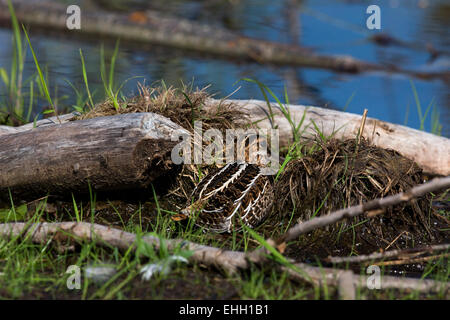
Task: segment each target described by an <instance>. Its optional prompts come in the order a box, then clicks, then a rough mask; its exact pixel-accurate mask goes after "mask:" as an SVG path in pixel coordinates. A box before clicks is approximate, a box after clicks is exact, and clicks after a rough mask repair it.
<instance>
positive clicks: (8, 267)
mask: <svg viewBox="0 0 450 320" xmlns="http://www.w3.org/2000/svg"><path fill="white" fill-rule="evenodd" d="M9 10H10V13H11V16H12V22H13V23H12V27H13V34H14V37H13V49H14V54H13V59H12V65H11V70H10V71H9V72H8V71H7V70H6V69H5V68H0V79H1V81H3V83H4V85H5V86H6V88H7V91H8V95H7V101H6V103H5V105H8V106H9V110H8V111H9V112H10V113H11V114H13V115H14V117H16V118H17V119H18V121H19V123H21V122H22V123H23V122H29V121H30V119H31V117H32V115H33V108H34V105H35V103H36V101H37V99H45V100H46V101H47V102H48V103H49V104H50V107H51V110H48V111H45V112H46V113H55V114H56V101H57V100H58V97H57V94H55V95H53V98H52V96H51V94H50V90H49V85H48V80H49V79H48V75H47V72H46V69H45V68H42V67H41V65H40V64H39V61H38V57H37V55H36V53H35V51H34V49H33V47H32V44H31V41H30V38H29V35H28V32H27V30H26V29H25V28H24V27H22V30H21V29H20V26H19V23H18V22H17V19H16V17H15V14H14V9H13V7H12V5H11V2H10V1H9ZM21 32H23V33H24V35H25V39H26V42H25V41H23V39H22V34H21ZM25 44H28V47H29V49H30V51H31V54H32V57H33V61H34V64H35V67H36V73H35V74H33V75H31V76H30V77H29V78H28V79H25V80H23V70H24V64H25V57H26V51H27V50H25ZM79 53H80V60H81V61H80V63H81V68H82V69H81V71H82V77H83V84H84V88H83V89H81V88H79V87H76V86H75V85H74V84H72V83H71V82H70V81H68V80H66V82H67V83H68V85H69V86H70V87H71V88H72V89H73V90H74V92H75V95H76V103H75V104H74V105H73V108H74V109H75V110H77V111H79V112H85V111H87V110H86V107H88V109H89V110H92V109H94V107H95V101H94V98H95V97H94V96H95V95H94V93H92V92H91V91H90V89H89V83H88V76H87V68H86V64H85V60H84V56H83V53H82V50H81V49H80V50H79ZM118 55H119V41H117V43H116V46H115V48H114V51H113V53H112V56H111V60H110V63H109V70H107V68H106V62H105V52H104V47H103V45H102V46H101V47H100V76H101V80H102V83H103V89H104V96H105V97H106V98H107V99H109V101H110V102H111V103H112V104H113V106H114V108H115V110H116V111H118V110H119V109H120V108H124V103H123V101H124V99H123V96H122V93H121V89H122V88H123V85H124V84H125V83H122V84H121V85H120V86H119V87H117V86H115V81H114V80H115V79H114V78H115V76H114V74H115V70H116V68H115V66H116V62H117V58H118ZM241 80H242V81H246V82H249V83H254V84H256V85H257V86H258V87H259V88H260V90H261V92H262V95H263V97H264V99H265V100H266V102H267V104H268V108H269V113H270V114H269V118H270V119H271V120H272V122H273V115H274V113H273V109H272V104H271V103H270V99H269V97H271V98H272V99H273V100H275V103H276V104H277V106H278V107H279V109H280V110H281V112H282V114H283V115H284V116H285V118H286V119H287V121H288V123H289V125H290V127H291V130H292V133H293V136H294V142H293V144H292V145H291V146H290V147H289V148H288V149H287V150H286V157H285V161H284V162H283V164H282V166H281V167H280V170H279V172H278V174H277V176H276V177H277V178H278V177H279V176H280V174H281V173H282V172H283V170H284V169H285V167H286V165H287V163H288V162H289V161H291V160H293V159H297V158H300V157H303V156H304V155H305V154H310V153H312V152H313V151H314V147H313V146H312V147H310V148H309V149H308V148H306V149H305V144H304V142H303V141H302V139H301V136H302V133H303V132H304V130H306V129H307V128H308V126H309V125H313V126H314V128H315V129H316V131H317V133H318V135H319V136H320V137H321V139H322V140H327V139H329V138H330V137H326V136H324V135H323V134H322V132H321V131H320V128H319V127H318V126H317V125H316V124H315V123H312V124H305V123H304V122H305V121H304V120H305V114H304V115H303V117H302V118H301V119H300V120H299V121H298V122H296V121H295V120H294V119H293V118H292V116H291V114H290V111H289V109H288V108H286V104H289V98H288V94H287V90H286V89H285V91H284V100H285V101H284V103H282V102H281V100H280V99H279V98H278V97H277V96H276V95H275V94H274V92H273V91H272V90H270V88H268V87H267V86H266V85H264V84H263V83H261V82H259V81H257V80H253V79H248V78H244V79H241ZM127 81H128V80H127ZM35 86H36V87H37V90H36V88H35ZM411 86H412V89H413V94H414V98H415V102H416V107H417V111H418V114H419V118H420V122H421V129H424V126H425V121H426V119H428V116H430V118H431V130H432V132H433V133H440V131H441V129H442V125H440V123H439V114H438V113H437V109H436V108H435V103H434V101H433V100H432V101H431V102H430V103H429V105H428V106H427V107H426V109H425V111H424V112H423V113H422V106H421V104H420V99H419V96H418V93H417V90H416V89H415V87H414V84H413V83H412V82H411ZM25 87H28V91H27V92H25V91H24V88H25ZM55 91H56V90H55ZM182 93H183V95H184V96H185V97H186V100H187V102H188V104H189V105H190V106H191V109H192V113H194V108H193V103H192V102H191V101H190V99H189V97H188V95H187V94H186V92H185V91H183V90H182ZM353 96H354V94H353V95H352V96H351V97H350V98H349V99H348V101H347V104H346V105H348V104H349V103H350V102H351V100H352V98H353ZM119 97H121V99H120V98H119ZM430 112H431V113H430ZM38 116H39V114H37V115H36V116H35V119H36V117H38ZM192 118H194V117H192ZM199 170H201V168H199ZM199 176H200V174H199ZM326 199H327V198H325V199H323V200H322V202H321V205H320V207H319V208H318V209H317V210H316V211H315V213H314V215H315V214H317V212H318V210H319V209H320V208H321V206H322V205H323V203H324V202H325V201H326ZM71 200H72V202H71V203H66V204H65V205H63V206H62V207H61V208H60V207H57V208H56V210H54V211H52V210H50V209H49V205H50V204H48V203H47V200H46V199H42V200H39V201H34V202H33V203H28V204H21V205H16V204H15V203H14V202H13V201H12V200H11V204H10V206H9V207H8V208H4V209H1V210H0V223H4V222H13V221H27V222H28V223H32V222H39V221H42V220H45V221H47V222H59V221H67V220H69V221H78V222H82V221H85V222H92V223H93V222H95V223H101V224H106V225H111V226H112V227H120V228H122V229H123V230H125V231H128V232H133V233H136V234H137V235H138V238H141V237H142V236H144V235H147V234H152V235H155V236H157V237H159V238H160V239H161V242H162V243H163V245H162V246H161V247H160V248H158V249H156V248H154V247H152V246H149V245H146V244H145V243H143V242H139V241H138V242H137V246H138V250H137V252H136V253H134V252H133V250H132V248H129V249H128V250H118V249H116V248H113V247H108V246H102V245H100V244H95V243H93V242H88V241H76V245H75V246H74V247H71V246H67V245H66V244H64V243H58V241H57V240H53V241H51V240H49V241H47V242H46V243H45V244H33V243H31V242H30V241H29V239H22V238H20V237H15V238H13V239H9V240H4V239H0V298H3V299H17V298H70V299H72V298H74V299H127V298H153V299H155V298H158V299H163V298H167V299H171V298H172V299H183V298H196V299H200V298H205V299H208V298H211V297H216V298H217V297H218V298H239V299H333V298H337V293H336V292H335V290H334V289H333V288H328V287H322V288H319V287H312V286H310V285H309V284H307V283H297V282H293V281H291V280H289V279H288V277H287V274H286V273H285V272H277V271H275V270H274V269H273V268H270V265H268V266H265V267H263V268H262V269H261V268H256V267H252V268H251V269H250V270H248V271H246V272H243V273H241V274H238V275H233V276H225V275H223V274H221V273H219V272H217V271H216V270H212V269H205V268H204V267H202V266H199V265H194V266H188V265H186V264H183V263H176V264H174V265H173V266H172V268H171V271H170V272H168V273H166V274H164V273H158V274H155V275H154V276H153V277H152V278H151V279H150V280H149V281H142V278H141V273H140V271H141V269H142V267H143V266H145V265H147V264H148V263H158V262H160V263H161V262H164V261H166V260H167V259H169V257H171V256H174V255H181V256H183V257H188V256H189V255H190V254H191V253H190V252H187V251H184V250H182V248H177V249H175V250H173V251H169V250H168V248H167V246H165V245H164V239H169V238H175V237H178V238H183V239H186V240H191V241H194V242H197V243H200V244H206V245H212V246H216V247H220V248H231V249H233V250H244V251H247V250H253V249H255V248H257V247H260V246H263V247H265V248H266V249H267V250H268V251H269V252H270V253H271V258H272V259H273V261H274V263H275V262H276V263H280V264H282V265H285V266H287V267H289V268H291V269H293V270H295V271H297V272H301V270H297V268H296V267H294V266H293V265H292V264H291V263H290V262H289V261H288V260H287V259H286V257H285V256H283V255H282V254H280V253H279V252H278V251H277V250H276V249H275V248H273V247H272V246H271V245H270V244H268V243H267V242H266V241H265V240H264V238H263V237H262V236H261V233H260V231H261V230H260V229H258V228H257V229H256V230H252V229H248V228H244V230H243V231H242V232H233V233H232V234H231V235H230V236H228V237H227V236H223V235H220V236H219V235H217V236H215V235H211V234H208V233H205V232H203V230H202V229H201V228H198V227H196V226H195V224H194V219H191V220H189V221H188V222H187V223H186V224H181V223H177V222H175V221H173V220H172V219H171V216H172V215H173V214H176V213H178V212H176V211H177V210H175V209H172V208H167V206H166V205H165V204H163V203H161V200H160V198H159V197H158V195H157V194H156V192H155V190H154V189H152V196H151V197H150V198H149V201H148V203H144V204H141V203H139V204H132V205H131V206H132V207H133V208H132V210H131V212H128V204H127V205H125V206H124V205H121V204H120V203H119V204H117V203H114V202H113V201H107V202H106V203H101V204H100V205H99V203H98V201H97V199H96V195H95V193H93V192H92V190H91V189H90V197H89V200H88V201H82V200H79V199H78V201H77V199H76V197H75V195H72V199H71ZM102 208H103V209H102ZM105 208H106V209H105ZM167 209H170V210H167ZM173 210H175V211H173ZM294 211H295V207H294V209H293V211H292V212H291V213H290V214H289V217H288V220H289V221H288V223H287V225H286V226H283V228H285V229H286V230H287V228H288V227H289V226H290V225H291V224H293V223H294V221H293V217H294ZM105 212H106V213H105ZM443 214H444V215H448V213H447V212H444V213H443ZM355 228H356V225H352V226H351V227H349V228H346V229H342V230H340V232H339V234H338V237H340V236H341V235H342V234H343V233H346V232H350V233H352V235H354V232H355ZM296 244H298V242H295V241H294V242H292V243H290V245H296ZM105 263H107V264H109V265H113V266H114V267H115V269H116V271H117V272H116V274H115V275H114V276H113V277H111V278H110V279H109V280H108V281H106V282H105V283H100V284H99V283H95V282H93V281H92V280H90V279H88V278H86V277H85V276H84V274H83V273H82V287H81V289H80V290H69V289H68V288H67V286H66V281H67V279H68V278H69V276H70V274H68V273H67V272H66V271H67V268H68V267H69V266H71V265H76V266H79V267H80V268H81V270H82V271H83V270H85V268H86V267H88V266H93V265H103V264H105ZM384 271H385V270H384V269H383V272H384ZM364 272H365V269H361V273H363V274H364ZM422 277H427V278H432V279H436V280H441V281H446V280H448V277H449V268H448V261H446V260H444V259H441V260H439V261H437V262H436V263H426V264H425V268H424V271H423V273H422ZM358 298H360V299H364V298H370V299H379V298H383V299H398V298H402V299H423V298H428V299H433V298H437V299H445V298H446V296H445V293H443V292H439V293H436V294H434V295H426V296H424V295H420V294H418V293H417V292H399V291H395V290H383V291H369V290H363V291H359V292H358Z"/></svg>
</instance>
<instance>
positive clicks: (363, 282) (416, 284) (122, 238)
mask: <svg viewBox="0 0 450 320" xmlns="http://www.w3.org/2000/svg"><path fill="white" fill-rule="evenodd" d="M1 238H3V239H6V240H10V239H21V240H22V241H26V240H31V241H32V242H34V243H40V244H47V243H48V241H49V239H52V240H54V241H58V242H64V241H66V240H69V239H76V240H77V241H81V240H88V241H92V242H95V243H97V244H99V245H104V246H108V247H111V246H113V247H116V248H119V249H122V250H128V249H129V248H130V247H132V248H133V249H134V250H135V249H136V240H137V237H136V235H135V234H133V233H129V232H125V231H122V230H118V229H114V228H109V227H105V226H102V225H98V224H90V223H86V222H79V223H77V222H60V223H45V222H44V223H35V224H30V223H28V224H27V223H23V222H16V223H3V224H0V239H1ZM141 241H144V242H147V243H148V244H150V245H153V246H155V248H156V249H158V248H159V245H160V239H159V238H158V237H154V236H143V237H142V238H141ZM165 243H166V245H167V247H168V249H169V250H173V249H175V248H179V247H180V246H182V247H183V248H184V249H185V250H191V251H192V252H193V255H192V256H191V257H190V258H189V260H190V262H191V263H198V264H203V265H206V266H213V267H217V268H219V269H222V270H224V271H226V272H228V273H234V272H237V271H238V270H245V269H248V268H249V267H250V263H249V261H250V260H253V261H255V262H256V263H257V264H259V265H260V264H262V263H264V261H265V258H264V257H263V256H265V255H266V254H267V252H265V251H263V250H257V251H253V252H251V253H250V254H249V253H245V252H242V251H230V250H222V249H219V248H215V247H210V246H205V245H200V244H197V243H194V242H190V241H186V240H182V239H165ZM251 254H253V257H250V255H251ZM255 254H256V255H257V256H258V257H259V259H256V257H255ZM290 262H291V263H293V265H294V266H295V267H296V268H297V270H298V271H300V272H298V271H297V270H294V269H293V268H289V267H285V266H282V267H280V268H281V270H282V271H286V272H287V274H288V275H289V277H290V278H291V279H295V280H299V281H303V282H304V281H307V282H309V283H312V284H313V285H318V286H335V287H336V286H337V287H339V289H340V293H341V295H342V297H343V298H347V299H348V298H350V299H351V298H354V293H353V292H352V288H356V287H361V288H365V287H367V277H365V276H359V275H355V274H353V273H352V272H351V271H349V270H342V269H331V268H322V267H315V266H311V265H308V264H305V263H296V262H295V261H292V260H291V261H290ZM381 288H382V289H389V288H397V289H406V290H418V291H421V292H431V291H439V290H445V291H444V292H447V291H448V290H449V288H450V284H449V283H443V282H439V281H434V280H420V279H412V278H397V277H389V276H385V277H382V279H381Z"/></svg>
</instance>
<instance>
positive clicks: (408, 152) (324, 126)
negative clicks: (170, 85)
mask: <svg viewBox="0 0 450 320" xmlns="http://www.w3.org/2000/svg"><path fill="white" fill-rule="evenodd" d="M229 102H233V103H235V104H236V105H237V106H238V107H239V108H240V109H241V110H242V111H244V112H246V113H248V114H249V117H250V119H251V120H252V121H258V126H259V127H260V128H262V129H270V128H272V127H273V126H276V127H277V128H278V129H279V137H280V142H279V144H280V146H289V145H290V144H291V142H292V141H293V130H292V125H291V124H290V123H289V121H288V119H287V118H286V117H285V116H284V115H283V114H282V112H281V109H280V107H279V106H278V105H277V104H275V103H272V104H271V108H272V110H273V113H274V114H273V118H272V121H271V119H270V117H268V115H269V114H270V110H269V107H268V105H267V103H266V102H264V101H260V100H229ZM206 105H207V107H208V106H215V105H217V101H214V100H213V99H212V101H211V102H210V103H207V104H206ZM285 107H286V110H287V111H288V112H289V113H290V115H291V118H292V119H293V122H294V123H295V124H298V123H299V122H300V121H301V119H302V118H303V116H304V120H303V126H302V129H301V130H300V132H301V136H302V137H304V138H311V137H314V136H315V135H317V130H316V128H315V126H314V125H313V123H315V124H316V125H317V127H318V128H319V129H320V131H321V132H322V133H323V135H324V136H325V137H329V136H331V135H333V137H334V138H337V139H342V140H346V139H354V138H356V136H357V135H358V131H359V128H360V126H361V116H360V115H357V114H353V113H348V112H342V111H336V110H330V109H325V108H319V107H309V106H303V105H287V106H285ZM369 112H370V110H369ZM272 122H273V123H272ZM362 136H363V137H364V138H366V139H367V140H368V141H370V142H371V143H373V144H374V145H376V146H378V147H381V148H385V149H392V150H395V151H397V152H399V153H400V154H402V155H403V156H404V157H406V158H409V159H411V160H414V161H415V162H416V163H417V164H418V165H419V166H420V167H421V168H422V169H423V170H424V172H425V173H429V174H435V175H443V176H448V175H450V139H448V138H445V137H440V136H436V135H434V134H431V133H427V132H424V131H419V130H415V129H412V128H408V127H405V126H402V125H398V124H393V123H389V122H385V121H381V120H377V119H374V118H367V120H366V123H365V126H364V130H363V133H362Z"/></svg>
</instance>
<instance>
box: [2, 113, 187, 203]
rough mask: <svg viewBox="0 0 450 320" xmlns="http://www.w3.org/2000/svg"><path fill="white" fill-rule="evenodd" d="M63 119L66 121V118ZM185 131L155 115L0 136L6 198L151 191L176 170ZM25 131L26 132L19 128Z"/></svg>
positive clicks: (82, 122)
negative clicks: (178, 136) (175, 154)
mask: <svg viewBox="0 0 450 320" xmlns="http://www.w3.org/2000/svg"><path fill="white" fill-rule="evenodd" d="M60 119H61V117H60ZM175 130H181V131H182V132H185V133H187V132H186V131H185V130H184V129H182V128H181V127H180V126H178V125H176V124H175V123H173V122H172V121H170V120H168V119H167V118H165V117H162V116H160V115H157V114H154V113H133V114H131V113H130V114H123V115H117V116H108V117H99V118H94V119H89V120H80V121H71V122H66V123H64V124H59V123H58V122H57V124H55V123H53V124H52V125H42V126H41V127H38V128H34V129H29V128H28V129H27V130H23V131H21V132H17V133H13V134H6V135H3V136H0V145H1V148H0V197H2V198H3V200H7V199H5V198H8V195H9V190H10V191H11V194H12V196H13V198H14V197H15V196H20V199H21V200H23V199H35V198H38V197H41V196H45V195H46V194H51V195H65V196H70V194H71V192H76V193H87V192H88V188H89V186H88V184H90V187H91V188H92V190H93V191H109V192H119V191H121V190H138V189H145V188H146V187H147V186H149V184H150V183H152V182H154V181H155V180H156V179H157V178H160V177H161V176H162V175H168V174H169V173H170V170H173V169H174V166H173V164H172V163H171V161H170V157H171V151H172V148H173V146H174V145H175V144H176V143H178V141H171V135H172V133H173V132H175ZM19 131H20V129H19Z"/></svg>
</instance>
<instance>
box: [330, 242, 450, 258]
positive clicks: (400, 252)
mask: <svg viewBox="0 0 450 320" xmlns="http://www.w3.org/2000/svg"><path fill="white" fill-rule="evenodd" d="M448 249H450V244H449V243H447V244H438V245H433V246H426V247H418V248H411V249H403V250H402V249H396V250H390V251H386V252H374V253H371V254H369V255H360V256H355V257H329V258H327V259H326V261H327V262H331V263H360V262H366V261H373V260H378V259H387V258H392V257H398V256H407V255H411V254H417V253H420V254H423V253H426V252H433V251H442V250H448Z"/></svg>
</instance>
